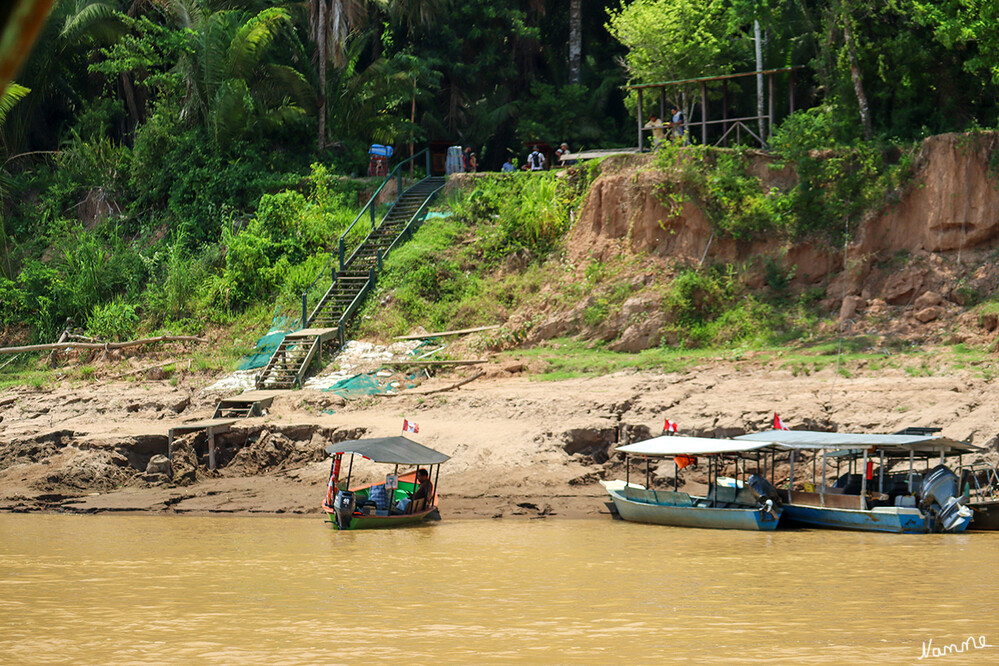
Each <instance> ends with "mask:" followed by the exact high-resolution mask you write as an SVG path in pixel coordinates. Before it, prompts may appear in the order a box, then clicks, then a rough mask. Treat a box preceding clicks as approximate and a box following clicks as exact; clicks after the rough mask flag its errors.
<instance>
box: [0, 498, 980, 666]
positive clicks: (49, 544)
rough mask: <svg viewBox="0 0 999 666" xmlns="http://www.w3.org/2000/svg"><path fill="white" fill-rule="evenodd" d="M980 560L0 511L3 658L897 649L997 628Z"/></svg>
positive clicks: (974, 656)
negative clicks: (347, 530) (362, 530)
mask: <svg viewBox="0 0 999 666" xmlns="http://www.w3.org/2000/svg"><path fill="white" fill-rule="evenodd" d="M997 571H999V533H978V534H963V535H882V534H861V533H850V532H830V531H818V530H814V531H813V530H802V531H789V532H776V533H767V534H764V533H751V532H727V531H715V530H694V529H682V528H670V527H659V526H650V525H637V524H631V523H624V522H620V521H612V520H610V519H607V520H578V521H577V520H559V519H554V520H552V519H549V520H522V521H521V520H509V519H507V520H495V521H488V520H478V521H472V520H469V521H448V520H446V517H445V520H444V521H442V522H440V523H436V524H432V525H428V526H425V527H418V528H410V529H401V530H392V531H382V532H343V533H341V532H336V531H334V530H332V529H330V528H329V526H327V525H325V524H324V523H323V522H322V521H321V520H320V519H319V518H318V517H315V518H308V519H305V518H261V517H191V516H181V517H172V516H169V517H166V516H131V515H128V516H126V515H118V516H115V515H97V516H93V515H87V516H79V515H0V663H4V664H11V663H52V662H78V663H102V664H103V663H156V664H160V663H178V664H179V663H193V662H198V663H239V664H268V665H276V664H321V663H350V664H357V663H361V662H369V663H384V662H385V661H387V660H390V659H400V660H404V661H406V662H407V663H414V664H415V663H426V662H427V661H429V660H431V659H433V660H435V661H438V662H441V663H473V662H474V663H501V662H506V663H608V662H611V661H627V662H638V663H674V662H687V663H697V664H700V663H723V662H731V661H734V660H743V661H762V660H766V661H771V662H773V661H776V662H786V663H798V664H802V663H842V662H844V661H847V660H850V661H853V660H857V661H861V660H863V661H878V662H891V663H909V662H912V663H914V662H917V661H919V657H920V656H922V654H923V652H924V646H925V645H926V644H927V643H928V642H929V641H931V640H932V644H931V648H930V650H931V653H932V648H933V647H937V646H944V645H947V644H952V643H955V644H960V643H962V642H964V641H966V639H967V638H968V637H969V636H975V637H979V636H985V637H986V641H985V642H986V643H988V644H995V645H997V646H999V576H997V575H996V572H997ZM980 642H981V641H980V640H979V639H977V638H976V644H978V643H980ZM931 661H941V662H948V663H959V662H971V661H976V662H982V663H996V662H997V661H999V647H996V648H981V649H979V648H977V647H975V648H971V647H969V648H968V651H967V652H965V653H964V654H962V655H960V656H957V657H953V656H952V657H948V658H945V659H938V660H934V659H932V658H930V659H928V660H927V659H924V660H923V663H928V662H931Z"/></svg>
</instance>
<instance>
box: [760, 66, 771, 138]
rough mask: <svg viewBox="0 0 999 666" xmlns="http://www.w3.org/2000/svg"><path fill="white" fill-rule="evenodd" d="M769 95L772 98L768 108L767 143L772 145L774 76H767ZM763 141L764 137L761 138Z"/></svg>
mask: <svg viewBox="0 0 999 666" xmlns="http://www.w3.org/2000/svg"><path fill="white" fill-rule="evenodd" d="M767 94H768V96H769V97H770V99H769V100H768V106H767V109H768V111H767V113H768V115H767V143H770V142H771V141H772V140H773V138H774V75H773V74H770V75H768V76H767ZM760 138H761V139H762V138H763V137H760Z"/></svg>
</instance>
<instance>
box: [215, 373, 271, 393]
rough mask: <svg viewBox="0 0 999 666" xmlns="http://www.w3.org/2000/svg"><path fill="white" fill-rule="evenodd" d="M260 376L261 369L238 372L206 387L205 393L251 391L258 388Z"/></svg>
mask: <svg viewBox="0 0 999 666" xmlns="http://www.w3.org/2000/svg"><path fill="white" fill-rule="evenodd" d="M259 375H260V369H259V368H258V369H256V370H237V371H235V372H234V373H232V374H231V375H227V376H225V377H223V378H222V379H220V380H218V381H217V382H215V383H214V384H212V385H211V386H208V387H206V388H205V389H204V390H205V391H232V390H233V389H241V390H243V391H249V390H252V389H254V388H256V386H257V377H258V376H259Z"/></svg>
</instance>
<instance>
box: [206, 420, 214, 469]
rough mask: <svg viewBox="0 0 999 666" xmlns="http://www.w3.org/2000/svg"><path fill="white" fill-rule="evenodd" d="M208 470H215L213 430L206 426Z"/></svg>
mask: <svg viewBox="0 0 999 666" xmlns="http://www.w3.org/2000/svg"><path fill="white" fill-rule="evenodd" d="M207 430H208V469H215V429H214V427H212V426H208V428H207Z"/></svg>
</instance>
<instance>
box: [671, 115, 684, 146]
mask: <svg viewBox="0 0 999 666" xmlns="http://www.w3.org/2000/svg"><path fill="white" fill-rule="evenodd" d="M669 126H670V129H671V130H672V131H673V138H674V139H675V140H677V141H679V142H681V143H682V142H683V140H684V126H683V111H681V110H680V109H678V108H677V107H675V106H674V107H673V118H672V119H671V122H670V124H669Z"/></svg>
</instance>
